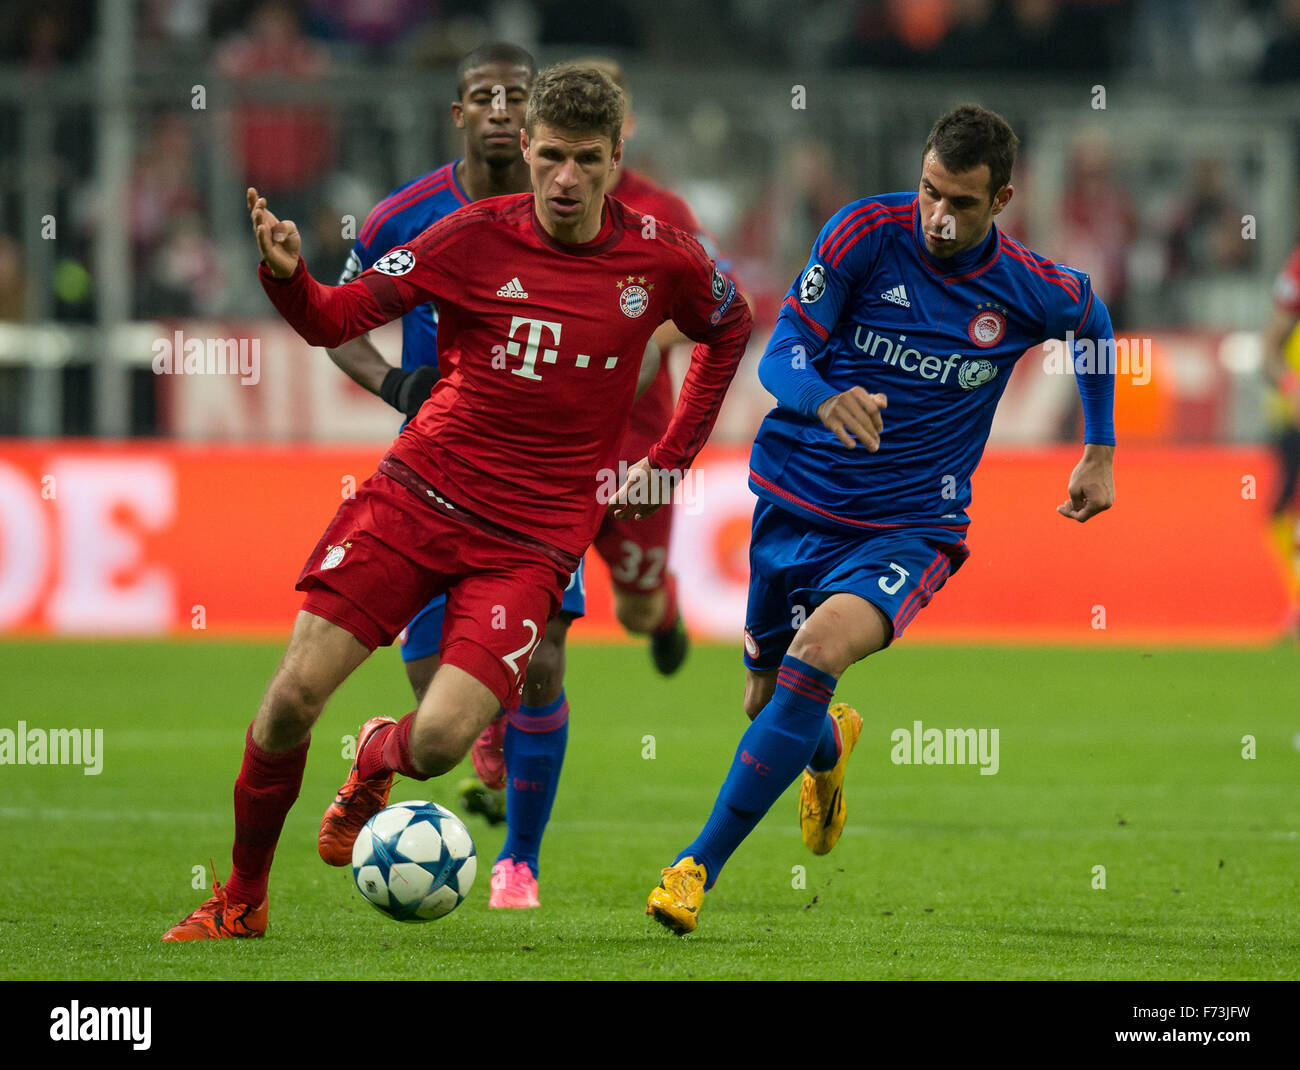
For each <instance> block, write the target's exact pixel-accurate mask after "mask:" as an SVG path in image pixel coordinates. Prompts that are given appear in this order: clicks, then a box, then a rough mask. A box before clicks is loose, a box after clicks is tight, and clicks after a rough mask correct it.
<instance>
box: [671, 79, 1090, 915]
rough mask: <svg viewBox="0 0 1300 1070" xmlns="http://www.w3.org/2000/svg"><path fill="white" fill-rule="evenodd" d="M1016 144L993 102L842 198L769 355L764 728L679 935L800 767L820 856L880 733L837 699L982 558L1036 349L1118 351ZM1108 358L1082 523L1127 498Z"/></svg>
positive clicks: (752, 638)
mask: <svg viewBox="0 0 1300 1070" xmlns="http://www.w3.org/2000/svg"><path fill="white" fill-rule="evenodd" d="M1017 143H1018V142H1017V139H1016V136H1015V134H1014V133H1013V132H1012V130H1011V128H1010V127H1009V126H1008V125H1007V123H1006V122H1005V121H1004V120H1003V119H1002V118H1001V116H999V115H997V114H995V113H993V112H990V111H987V110H985V109H983V108H980V107H976V106H974V105H963V106H961V107H959V108H957V109H955V110H954V111H952V112H950V113H949V114H947V115H945V116H943V117H942V118H940V119H939V120H938V121H937V122H936V123H935V125H934V127H933V129H932V130H931V131H930V135H929V137H928V139H927V141H926V143H925V148H924V151H923V153H922V167H921V180H920V185H919V189H918V190H917V192H915V193H891V194H885V195H883V196H877V197H868V198H865V199H863V200H860V201H855V202H853V203H852V204H849V205H847V206H846V207H844V208H843V209H841V210H840V211H839V212H837V213H836V214H835V215H834V216H833V217H832V218H831V220H830V221H829V222H828V223H827V224H826V225H825V226H824V227H823V228H822V231H821V233H820V234H819V235H818V238H817V241H816V244H815V245H814V246H813V250H812V255H811V256H810V258H809V260H808V263H807V266H806V267H805V269H804V271H803V272H802V273H801V274H800V276H799V278H798V279H796V280H795V283H794V285H793V286H792V287H791V289H790V292H789V294H788V296H787V297H786V299H785V303H784V305H783V306H782V309H781V315H780V318H779V320H778V323H777V327H776V330H775V331H774V333H773V335H772V338H771V341H770V342H769V343H768V347H767V350H766V352H765V353H764V355H763V358H762V360H761V362H760V364H759V376H760V378H761V380H762V382H763V385H764V386H765V387H766V388H767V389H768V390H769V391H770V392H771V393H772V394H773V395H774V396H775V397H776V399H777V401H778V405H777V407H776V408H775V409H773V410H772V411H771V412H770V413H768V415H767V417H766V418H765V419H764V421H763V424H762V426H761V427H760V429H759V432H758V436H757V438H756V439H755V442H754V448H753V453H752V457H751V463H750V487H751V489H752V490H753V491H754V493H755V494H756V495H757V496H758V499H759V500H758V504H757V507H756V509H755V510H754V523H753V533H752V536H751V542H750V572H751V575H750V588H749V606H748V610H747V613H746V618H747V619H746V622H745V667H746V680H745V710H746V712H747V713H748V715H749V716H750V718H751V719H752V724H750V726H749V728H748V729H747V730H746V732H745V733H744V735H743V736H742V737H741V741H740V746H739V747H738V749H737V751H736V756H735V759H734V761H733V763H732V765H731V769H730V771H729V773H728V774H727V778H726V781H725V782H724V784H723V786H722V791H721V792H720V793H719V795H718V799H717V802H716V803H715V804H714V807H713V811H712V813H711V814H710V816H709V819H708V822H707V823H706V824H705V826H704V829H703V831H701V833H700V834H699V836H697V837H696V839H695V840H694V841H693V842H692V843H690V844H689V845H687V847H686V848H685V849H684V850H682V851H681V852H680V853H679V854H678V856H677V858H676V859H675V860H674V862H673V865H672V866H670V867H668V868H667V869H665V870H664V871H663V876H662V880H661V882H660V884H659V885H658V887H656V888H655V889H654V890H653V891H652V892H651V894H650V899H649V902H648V904H647V906H646V913H647V914H651V915H652V916H654V917H655V918H656V920H658V921H659V922H661V923H662V924H664V925H665V926H667V927H668V928H670V929H672V930H673V931H674V932H677V933H687V932H691V931H692V930H694V929H695V927H696V924H697V921H698V916H699V910H700V907H701V906H702V904H703V901H704V893H705V892H706V891H707V890H708V889H709V888H711V887H712V886H713V883H714V881H716V880H717V878H718V874H719V872H720V871H721V869H722V867H723V865H724V864H725V863H726V861H727V859H728V858H729V857H730V856H731V854H732V853H733V852H734V851H735V850H736V848H737V847H738V846H739V845H740V842H741V841H742V840H743V839H744V838H745V837H746V836H747V835H748V834H749V832H750V831H751V830H752V829H753V828H754V827H755V826H756V825H757V824H758V822H759V820H760V819H761V818H762V816H763V815H764V814H765V813H766V812H767V810H768V809H769V808H770V807H771V805H772V803H773V802H775V801H776V799H777V798H778V797H779V796H780V795H781V793H782V792H783V791H785V789H786V788H787V787H788V786H789V785H790V784H791V783H793V781H794V780H795V778H796V777H799V776H800V775H801V774H802V777H803V784H802V789H801V793H800V800H799V819H800V827H801V831H802V834H803V839H804V842H805V843H806V844H807V845H808V847H809V848H811V849H812V851H813V852H815V853H817V854H824V853H826V852H827V851H829V850H830V849H831V847H833V846H834V844H835V842H836V841H837V840H838V838H839V835H840V832H841V830H842V829H843V827H844V819H845V807H844V792H843V781H844V768H845V765H846V762H847V759H848V756H849V752H850V751H851V750H852V748H853V745H854V743H855V742H856V741H857V738H858V734H859V732H860V731H861V727H862V719H861V718H860V717H859V716H858V714H857V713H856V712H855V711H854V710H852V709H851V708H849V707H848V706H846V705H844V704H842V703H840V704H837V705H835V706H831V705H830V701H831V696H832V693H833V692H834V689H835V685H836V682H837V681H838V680H839V678H840V676H841V675H843V673H844V672H845V671H846V670H847V669H848V667H849V666H850V665H852V664H853V663H854V662H857V661H860V660H861V659H863V658H865V657H867V656H869V655H870V654H873V653H875V652H876V651H878V650H882V649H883V648H885V647H886V646H888V645H889V644H890V643H891V642H893V641H894V640H895V639H896V638H897V637H898V636H899V635H901V634H902V633H903V631H904V629H906V627H907V625H908V624H909V623H910V622H911V620H912V619H913V618H914V617H915V615H916V614H917V613H918V612H919V611H920V610H921V609H923V608H924V607H925V606H926V605H927V604H928V603H929V601H930V599H931V598H932V597H933V596H934V594H935V592H937V591H938V590H939V588H941V587H942V586H943V585H944V583H945V582H946V581H947V579H948V577H949V576H950V575H951V574H952V573H953V572H955V571H956V570H957V569H958V568H960V567H961V565H962V563H963V562H964V561H965V560H966V557H967V556H968V552H969V551H968V550H967V548H966V538H965V537H966V529H967V527H968V525H969V518H968V516H967V513H966V508H967V506H968V505H969V504H970V479H971V475H972V473H973V472H974V471H975V468H976V466H977V465H978V464H979V459H980V456H981V454H982V453H983V451H984V445H985V443H986V441H987V440H988V434H989V428H990V426H991V424H992V422H993V413H994V410H995V409H996V407H997V403H998V399H999V398H1000V397H1001V395H1002V391H1003V390H1004V389H1005V387H1006V384H1007V380H1008V378H1009V377H1010V375H1011V372H1012V369H1013V368H1014V366H1015V363H1016V361H1017V360H1018V359H1019V358H1020V357H1021V355H1022V354H1024V352H1025V351H1026V350H1027V349H1029V348H1031V347H1033V346H1036V345H1038V344H1039V343H1040V342H1044V341H1047V340H1049V339H1067V338H1070V337H1073V338H1074V339H1077V340H1078V341H1079V342H1082V343H1084V345H1087V344H1088V343H1091V344H1092V345H1093V346H1095V347H1096V348H1095V349H1094V350H1093V352H1094V353H1100V354H1106V353H1113V352H1114V350H1113V348H1109V347H1111V346H1113V342H1114V335H1113V332H1112V329H1111V323H1110V316H1109V314H1108V313H1107V311H1106V307H1105V305H1104V304H1103V303H1102V301H1101V299H1100V298H1099V297H1097V296H1096V295H1095V294H1094V293H1093V292H1092V287H1091V284H1090V282H1089V279H1088V276H1087V275H1085V274H1084V273H1083V272H1081V271H1077V270H1075V269H1074V268H1069V267H1065V266H1063V265H1059V264H1054V263H1053V262H1052V261H1050V260H1047V259H1045V258H1043V257H1041V256H1039V255H1037V254H1036V253H1033V252H1030V251H1029V250H1028V249H1026V248H1025V247H1024V246H1023V245H1020V244H1019V243H1018V242H1015V241H1013V240H1011V239H1010V238H1008V237H1007V236H1006V235H1005V234H1003V233H1001V232H1000V231H999V230H998V228H997V226H996V225H995V224H994V221H993V218H994V216H996V215H997V214H998V213H999V212H1001V211H1002V209H1003V208H1005V207H1006V205H1007V202H1008V201H1009V200H1010V199H1011V196H1012V192H1013V190H1012V187H1011V185H1010V176H1011V167H1012V164H1013V163H1014V161H1015V150H1016V145H1017ZM1077 352H1078V353H1080V354H1081V353H1083V352H1084V350H1083V349H1082V348H1081V349H1080V350H1078V351H1077ZM1097 364H1100V365H1101V366H1102V368H1103V369H1107V368H1109V367H1111V366H1112V365H1109V364H1107V362H1105V361H1101V362H1089V363H1087V364H1086V365H1085V362H1084V361H1082V360H1080V361H1077V362H1076V381H1077V385H1078V388H1079V394H1080V396H1081V398H1082V401H1083V411H1084V443H1085V445H1084V448H1083V459H1082V460H1081V461H1080V462H1079V464H1078V465H1077V466H1076V467H1075V469H1074V471H1073V473H1072V474H1071V475H1070V479H1069V485H1068V493H1069V500H1068V501H1067V502H1065V503H1064V504H1062V505H1060V506H1058V507H1057V511H1058V512H1059V513H1061V514H1062V515H1063V516H1065V517H1068V518H1070V519H1073V520H1077V521H1085V520H1088V519H1089V518H1090V517H1092V516H1095V515H1096V514H1097V513H1099V512H1101V511H1102V510H1105V509H1108V508H1110V506H1111V504H1112V503H1113V501H1114V489H1113V482H1112V476H1111V464H1112V455H1113V452H1114V442H1115V436H1114V428H1113V424H1112V407H1113V406H1112V402H1113V396H1114V378H1113V373H1112V372H1111V371H1109V370H1101V371H1096V370H1093V369H1094V368H1095V367H1096V366H1097Z"/></svg>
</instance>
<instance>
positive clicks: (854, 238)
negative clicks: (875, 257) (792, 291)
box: [819, 206, 912, 267]
mask: <svg viewBox="0 0 1300 1070" xmlns="http://www.w3.org/2000/svg"><path fill="white" fill-rule="evenodd" d="M861 212H862V209H859V210H858V211H857V212H854V213H853V215H851V216H849V218H848V219H846V220H845V221H844V222H843V223H841V224H840V226H839V227H837V228H836V230H835V233H834V234H832V235H831V236H830V237H829V238H827V239H826V241H824V242H823V243H822V247H821V249H820V250H819V253H820V255H821V256H822V258H823V259H825V260H829V261H831V266H832V267H839V264H840V261H841V260H843V259H844V254H845V253H847V252H848V251H849V249H851V248H852V247H853V246H854V245H856V244H857V242H858V239H859V238H861V237H862V235H864V234H867V233H869V232H871V231H873V230H875V229H876V228H877V227H879V226H881V225H882V224H884V223H898V224H900V225H902V226H909V225H910V223H909V220H910V218H911V215H912V210H911V208H909V207H907V206H900V207H898V208H885V207H882V206H875V208H874V209H873V210H872V211H869V212H867V213H866V214H865V215H860V213H861ZM854 217H858V218H854ZM850 220H852V222H850Z"/></svg>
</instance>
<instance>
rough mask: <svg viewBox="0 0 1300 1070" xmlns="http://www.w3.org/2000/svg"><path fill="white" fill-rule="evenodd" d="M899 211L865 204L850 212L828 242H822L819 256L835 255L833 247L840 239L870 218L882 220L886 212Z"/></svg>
mask: <svg viewBox="0 0 1300 1070" xmlns="http://www.w3.org/2000/svg"><path fill="white" fill-rule="evenodd" d="M897 210H898V209H897V208H891V207H890V206H889V205H885V204H874V203H873V204H864V205H863V206H862V207H861V208H855V209H854V210H853V211H852V212H850V213H849V214H848V215H846V216H845V217H844V218H843V219H842V220H841V221H840V225H839V226H838V227H836V228H835V229H834V230H833V231H831V232H830V234H829V235H828V236H827V238H826V240H825V241H824V242H822V244H821V248H820V249H818V250H817V255H818V256H831V255H832V253H833V247H834V246H835V245H836V244H838V242H839V241H840V239H841V238H843V237H844V236H845V235H847V234H848V232H849V231H850V230H852V229H853V228H854V227H855V226H856V225H857V224H858V223H861V222H863V221H864V220H866V219H868V218H873V219H875V218H880V217H882V216H883V215H884V214H885V213H886V212H893V211H897Z"/></svg>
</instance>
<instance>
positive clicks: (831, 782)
mask: <svg viewBox="0 0 1300 1070" xmlns="http://www.w3.org/2000/svg"><path fill="white" fill-rule="evenodd" d="M828 712H829V713H830V715H831V716H832V717H834V718H835V723H836V724H837V725H838V726H839V730H840V742H841V744H842V746H841V748H840V760H839V761H838V762H836V763H835V765H834V767H833V768H831V769H828V770H826V772H824V773H810V772H808V770H807V769H805V770H804V771H803V785H802V786H801V787H800V789H799V831H800V832H801V833H802V834H803V842H804V843H806V844H807V845H808V850H810V851H811V852H812V853H813V854H815V855H824V854H826V852H827V851H829V850H830V849H831V848H832V847H834V846H835V844H836V841H838V840H839V838H840V833H841V832H843V831H844V818H845V815H846V810H845V806H844V768H845V766H847V765H848V764H849V755H850V754H851V753H852V752H853V745H854V744H855V743H857V741H858V736H859V735H861V734H862V718H861V716H859V714H858V711H857V710H855V709H854V708H853V707H852V706H849V705H847V704H846V703H843V702H837V703H835V705H834V706H832V707H831V708H830V710H829V711H828Z"/></svg>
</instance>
